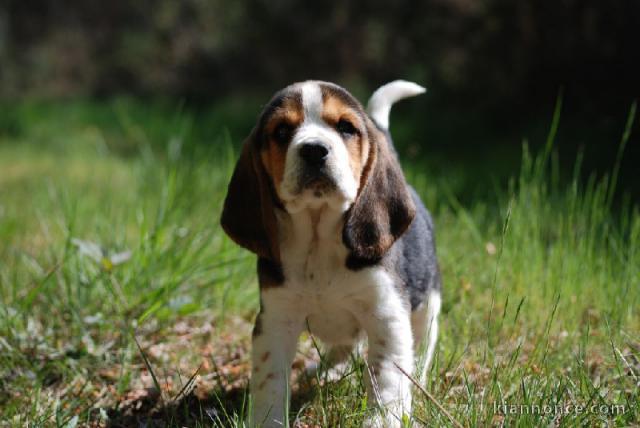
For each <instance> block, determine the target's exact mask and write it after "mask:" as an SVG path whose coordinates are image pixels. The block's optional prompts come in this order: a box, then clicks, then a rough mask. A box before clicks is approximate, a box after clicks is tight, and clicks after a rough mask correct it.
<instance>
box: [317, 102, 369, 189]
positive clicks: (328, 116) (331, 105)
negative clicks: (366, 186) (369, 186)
mask: <svg viewBox="0 0 640 428" xmlns="http://www.w3.org/2000/svg"><path fill="white" fill-rule="evenodd" d="M323 101H324V109H323V111H322V119H323V120H324V121H325V122H326V123H327V124H328V125H329V126H332V127H333V128H334V129H336V130H337V131H338V132H339V133H340V134H341V137H342V139H343V141H344V144H345V146H346V147H347V151H348V153H349V165H350V167H351V171H352V172H353V178H354V179H355V180H356V181H358V182H359V181H360V176H361V174H362V169H363V167H364V165H365V164H366V162H367V153H368V149H369V141H368V139H366V138H365V132H364V129H365V125H364V123H363V121H362V118H361V116H360V114H358V112H357V111H356V110H355V109H354V108H353V107H352V106H350V105H348V104H346V103H345V102H344V101H342V100H341V99H340V98H338V97H337V96H336V95H334V94H332V93H331V92H329V93H326V94H325V96H324V99H323Z"/></svg>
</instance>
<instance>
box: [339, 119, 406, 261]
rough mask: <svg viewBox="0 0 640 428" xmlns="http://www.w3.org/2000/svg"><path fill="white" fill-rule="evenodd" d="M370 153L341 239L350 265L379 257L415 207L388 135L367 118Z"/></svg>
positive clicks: (396, 237) (396, 236) (396, 235)
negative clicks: (347, 251)
mask: <svg viewBox="0 0 640 428" xmlns="http://www.w3.org/2000/svg"><path fill="white" fill-rule="evenodd" d="M367 134H368V138H369V156H368V158H367V164H366V166H365V169H364V172H363V174H362V178H361V180H360V183H361V184H360V190H359V192H358V196H357V198H356V201H355V202H354V204H353V205H352V206H351V208H350V209H349V211H348V212H347V214H346V219H345V224H344V229H343V232H342V240H343V242H344V244H345V245H346V246H347V248H348V249H350V250H351V255H350V257H349V259H348V261H347V264H348V265H350V267H353V268H357V267H358V266H366V265H369V264H373V263H376V262H377V261H379V260H380V259H381V258H382V257H383V256H384V254H385V253H386V252H387V251H388V250H389V248H390V247H391V246H392V245H393V243H394V242H395V241H396V240H397V239H398V238H399V237H400V236H402V234H403V233H404V232H405V231H406V230H407V228H408V227H409V225H410V224H411V222H412V221H413V218H414V217H415V213H416V207H415V204H414V202H413V199H412V197H411V194H410V193H409V189H408V186H407V182H406V181H405V178H404V175H403V174H402V170H401V169H400V164H399V163H398V159H397V158H396V154H395V152H394V151H393V149H392V147H391V144H390V142H389V141H388V139H387V137H386V135H385V134H384V133H383V132H381V131H380V130H379V129H378V128H377V127H376V126H375V125H374V124H373V123H372V122H371V120H367Z"/></svg>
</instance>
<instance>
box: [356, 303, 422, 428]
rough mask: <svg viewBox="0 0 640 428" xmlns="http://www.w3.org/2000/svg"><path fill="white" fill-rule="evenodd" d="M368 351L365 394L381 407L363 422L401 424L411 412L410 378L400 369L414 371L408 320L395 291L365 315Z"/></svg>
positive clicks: (388, 425)
mask: <svg viewBox="0 0 640 428" xmlns="http://www.w3.org/2000/svg"><path fill="white" fill-rule="evenodd" d="M365 330H366V331H367V336H368V343H369V351H368V357H367V367H368V376H366V379H367V397H368V401H369V403H372V404H378V405H379V406H381V407H382V412H383V414H382V415H378V416H375V417H372V418H371V419H369V420H368V421H367V423H366V424H365V426H371V427H400V426H401V425H402V418H403V415H410V413H411V381H410V380H409V379H408V378H407V377H406V376H405V375H404V374H403V373H402V372H401V371H400V370H398V367H397V366H396V364H397V365H398V366H399V367H401V368H402V369H403V370H404V371H405V372H407V373H412V371H413V337H412V333H411V322H410V316H409V314H408V309H406V308H405V307H404V306H403V305H402V304H401V300H400V297H399V296H398V295H396V294H395V293H394V294H392V295H391V296H389V297H388V298H387V300H386V302H384V303H380V304H379V305H378V306H377V309H376V310H375V311H374V313H373V314H371V316H368V317H367V318H366V322H365Z"/></svg>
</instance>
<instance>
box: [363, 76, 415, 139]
mask: <svg viewBox="0 0 640 428" xmlns="http://www.w3.org/2000/svg"><path fill="white" fill-rule="evenodd" d="M426 91H427V90H426V89H425V88H423V87H422V86H420V85H418V84H417V83H413V82H407V81H406V80H394V81H393V82H390V83H387V84H386V85H382V86H380V87H379V88H378V89H376V91H375V92H374V93H373V95H371V98H369V103H367V112H368V113H369V115H370V116H371V117H372V118H373V120H375V121H376V123H377V124H378V125H379V126H381V127H382V128H384V129H389V112H390V111H391V106H392V105H393V104H395V103H396V102H397V101H400V100H401V99H404V98H408V97H414V96H416V95H420V94H423V93H425V92H426Z"/></svg>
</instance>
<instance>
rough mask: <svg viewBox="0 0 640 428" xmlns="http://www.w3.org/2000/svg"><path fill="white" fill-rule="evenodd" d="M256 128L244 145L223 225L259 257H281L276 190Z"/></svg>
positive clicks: (227, 199) (228, 191) (240, 243)
mask: <svg viewBox="0 0 640 428" xmlns="http://www.w3.org/2000/svg"><path fill="white" fill-rule="evenodd" d="M256 138H257V131H256V130H255V129H254V130H253V132H252V133H251V135H250V136H249V138H247V140H246V141H245V142H244V144H243V146H242V153H241V154H240V159H238V163H237V164H236V167H235V169H234V171H233V175H232V177H231V181H230V182H229V188H228V190H227V197H226V198H225V201H224V208H223V210H222V218H221V220H220V223H221V224H222V228H223V229H224V231H225V232H226V233H227V235H229V237H230V238H231V239H233V241H234V242H235V243H236V244H238V245H240V246H241V247H244V248H246V249H247V250H249V251H252V252H254V253H256V254H257V255H258V256H259V257H262V258H266V259H269V260H272V261H275V262H279V261H280V248H279V245H278V237H277V227H278V226H277V222H276V217H275V212H274V209H275V205H274V200H275V199H274V198H275V195H274V191H273V188H272V185H271V180H270V179H269V176H268V175H267V172H266V171H265V169H264V166H263V164H262V161H261V160H260V152H259V150H260V149H259V147H258V141H257V140H256Z"/></svg>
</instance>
